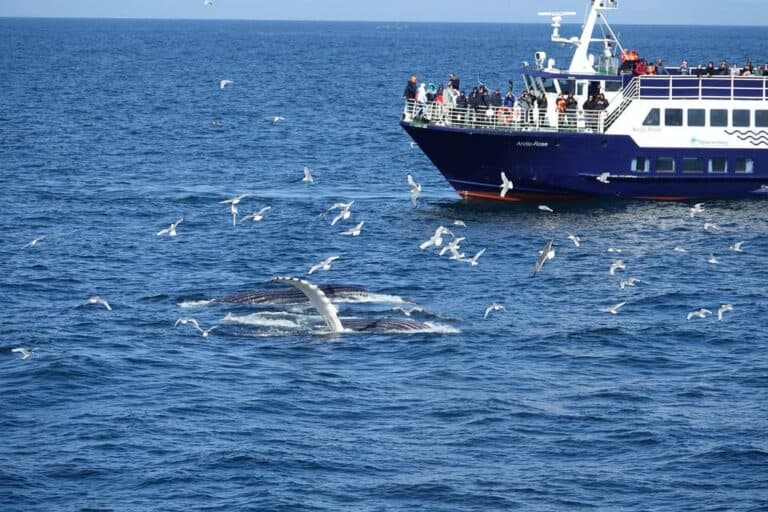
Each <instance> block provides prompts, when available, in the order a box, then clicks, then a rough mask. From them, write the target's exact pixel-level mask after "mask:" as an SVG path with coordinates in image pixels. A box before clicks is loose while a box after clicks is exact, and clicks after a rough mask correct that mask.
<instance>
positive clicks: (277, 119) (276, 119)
mask: <svg viewBox="0 0 768 512" xmlns="http://www.w3.org/2000/svg"><path fill="white" fill-rule="evenodd" d="M269 119H270V121H272V122H273V123H279V122H280V121H285V118H284V117H283V116H272V117H270V118H269Z"/></svg>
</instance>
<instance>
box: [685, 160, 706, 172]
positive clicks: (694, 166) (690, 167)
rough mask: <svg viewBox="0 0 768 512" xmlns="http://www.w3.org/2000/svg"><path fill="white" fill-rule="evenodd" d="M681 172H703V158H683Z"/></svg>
mask: <svg viewBox="0 0 768 512" xmlns="http://www.w3.org/2000/svg"><path fill="white" fill-rule="evenodd" d="M683 172H688V173H697V172H704V159H703V158H683Z"/></svg>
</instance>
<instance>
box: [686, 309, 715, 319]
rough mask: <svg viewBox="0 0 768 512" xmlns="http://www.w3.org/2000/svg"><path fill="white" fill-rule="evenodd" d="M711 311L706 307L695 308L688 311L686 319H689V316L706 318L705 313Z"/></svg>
mask: <svg viewBox="0 0 768 512" xmlns="http://www.w3.org/2000/svg"><path fill="white" fill-rule="evenodd" d="M711 314H712V312H711V311H710V310H708V309H704V308H701V309H697V310H696V311H691V312H690V313H688V316H687V317H686V320H690V319H691V318H706V317H707V315H711Z"/></svg>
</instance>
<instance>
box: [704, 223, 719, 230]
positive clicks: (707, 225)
mask: <svg viewBox="0 0 768 512" xmlns="http://www.w3.org/2000/svg"><path fill="white" fill-rule="evenodd" d="M718 229H720V228H719V227H717V226H716V225H715V224H712V223H711V222H705V223H704V231H717V230H718Z"/></svg>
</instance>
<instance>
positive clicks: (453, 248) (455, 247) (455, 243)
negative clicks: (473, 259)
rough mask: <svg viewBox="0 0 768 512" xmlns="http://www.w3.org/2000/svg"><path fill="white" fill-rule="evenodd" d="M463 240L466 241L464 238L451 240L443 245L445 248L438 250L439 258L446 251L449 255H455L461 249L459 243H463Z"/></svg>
mask: <svg viewBox="0 0 768 512" xmlns="http://www.w3.org/2000/svg"><path fill="white" fill-rule="evenodd" d="M464 240H466V237H463V236H460V237H458V238H454V239H453V240H451V241H450V242H448V243H447V244H445V247H443V248H442V249H440V256H442V255H444V254H445V253H446V252H448V251H450V252H451V254H456V253H457V252H459V249H461V247H459V244H461V242H463V241H464Z"/></svg>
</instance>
